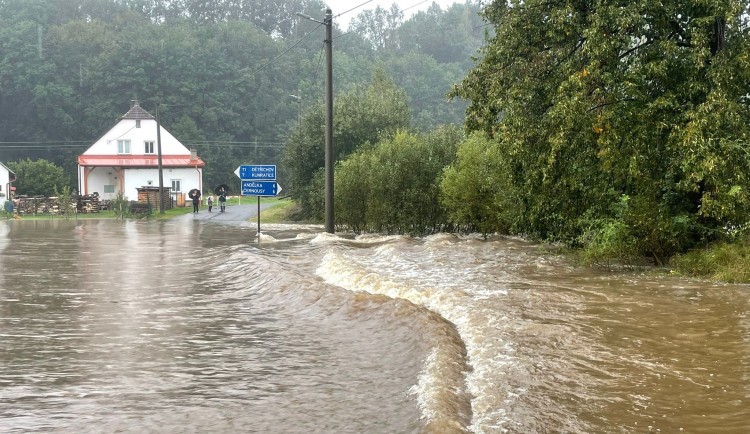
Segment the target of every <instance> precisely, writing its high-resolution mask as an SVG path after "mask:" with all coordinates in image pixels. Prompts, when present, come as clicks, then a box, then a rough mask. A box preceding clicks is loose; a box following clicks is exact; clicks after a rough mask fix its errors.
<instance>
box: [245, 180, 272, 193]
mask: <svg viewBox="0 0 750 434" xmlns="http://www.w3.org/2000/svg"><path fill="white" fill-rule="evenodd" d="M280 192H281V186H280V185H279V183H278V182H276V181H247V180H243V181H242V195H243V196H276V195H278V194H279V193H280Z"/></svg>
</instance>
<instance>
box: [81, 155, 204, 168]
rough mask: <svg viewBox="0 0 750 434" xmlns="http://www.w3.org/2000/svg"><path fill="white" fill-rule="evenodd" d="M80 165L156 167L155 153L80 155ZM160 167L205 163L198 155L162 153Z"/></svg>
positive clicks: (193, 165) (191, 165)
mask: <svg viewBox="0 0 750 434" xmlns="http://www.w3.org/2000/svg"><path fill="white" fill-rule="evenodd" d="M78 164H80V165H81V166H107V167H158V166H159V161H158V157H157V156H156V155H80V156H78ZM161 165H162V167H205V165H206V163H205V162H204V161H203V160H201V158H200V157H198V158H197V159H195V160H191V159H190V156H189V155H162V157H161Z"/></svg>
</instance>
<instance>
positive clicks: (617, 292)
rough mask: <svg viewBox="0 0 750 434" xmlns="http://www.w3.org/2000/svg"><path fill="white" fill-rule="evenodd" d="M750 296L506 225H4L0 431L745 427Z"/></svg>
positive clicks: (0, 230)
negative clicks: (614, 264)
mask: <svg viewBox="0 0 750 434" xmlns="http://www.w3.org/2000/svg"><path fill="white" fill-rule="evenodd" d="M749 305H750V288H748V286H740V285H736V286H730V285H713V284H708V283H705V282H699V281H688V280H678V279H672V278H655V277H649V276H648V275H644V274H637V273H632V272H624V273H614V274H613V273H603V272H598V271H596V270H591V269H587V268H580V267H576V266H573V265H572V264H570V263H569V262H568V261H566V260H565V259H564V258H560V257H557V256H552V255H545V254H542V253H540V252H539V249H538V247H537V246H536V245H534V244H531V243H527V242H524V241H522V240H518V239H512V238H504V237H498V238H492V239H490V240H483V239H481V238H480V237H477V236H467V237H461V236H454V235H447V234H441V235H435V236H430V237H425V238H408V237H401V236H392V237H388V236H360V237H354V236H347V235H329V234H323V233H320V228H318V227H301V226H283V225H275V226H274V225H267V226H266V227H265V228H264V234H263V236H262V237H261V240H260V243H258V242H257V238H256V234H255V231H254V228H253V227H251V226H249V225H247V226H231V225H222V224H212V223H202V222H194V221H190V220H180V221H170V222H148V221H128V222H119V221H111V220H79V221H75V220H72V221H64V220H55V221H15V222H0V431H2V432H115V431H119V432H217V433H224V432H258V433H277V432H278V433H303V432H321V433H322V432H326V433H327V432H337V433H364V432H366V433H410V432H413V433H420V432H476V433H502V432H511V433H516V432H518V433H532V432H649V431H653V432H659V431H660V432H726V433H734V432H737V433H740V432H747V430H748V427H750V319H749V318H748V307H749Z"/></svg>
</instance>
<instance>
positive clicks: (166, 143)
mask: <svg viewBox="0 0 750 434" xmlns="http://www.w3.org/2000/svg"><path fill="white" fill-rule="evenodd" d="M140 125H141V126H140V128H138V127H136V120H135V119H122V120H120V122H118V123H117V125H115V126H114V127H113V128H112V129H111V130H109V131H108V132H107V134H105V135H104V136H103V137H102V138H100V139H99V140H97V141H96V143H94V144H93V145H91V147H89V148H88V149H87V150H86V152H84V153H83V155H118V154H117V141H118V140H130V154H128V155H145V152H144V151H145V147H144V142H154V154H155V153H156V152H157V149H156V147H157V143H156V120H154V119H141V120H140ZM161 153H162V155H190V150H189V149H188V148H187V147H185V145H183V144H182V143H180V142H179V141H178V140H177V139H176V138H175V137H174V136H173V135H172V134H171V133H170V132H169V131H167V130H166V129H164V127H163V126H162V127H161ZM149 155H153V154H149Z"/></svg>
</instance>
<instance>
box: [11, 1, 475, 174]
mask: <svg viewBox="0 0 750 434" xmlns="http://www.w3.org/2000/svg"><path fill="white" fill-rule="evenodd" d="M208 3H209V2H204V1H195V0H182V1H168V0H148V1H146V0H58V1H50V0H8V1H2V2H0V161H4V162H9V161H16V160H19V159H22V158H27V157H28V158H31V159H36V158H44V159H47V160H49V161H52V162H53V163H55V164H57V165H59V166H61V167H63V168H64V169H65V171H66V173H67V174H69V176H70V178H71V186H72V187H74V186H75V185H76V183H75V178H74V176H75V167H76V156H77V155H79V154H80V153H81V152H82V151H83V150H85V149H86V148H87V147H88V146H89V145H90V144H92V143H93V142H94V141H95V140H96V139H98V138H99V137H100V136H101V135H102V134H103V133H104V132H106V131H107V130H108V129H109V128H110V127H111V126H112V125H114V123H115V122H116V121H117V119H118V118H119V117H120V116H122V115H123V114H124V113H125V112H126V111H127V110H128V108H129V101H130V100H131V99H138V100H139V101H140V105H141V106H142V107H143V108H145V109H146V110H148V111H149V112H150V113H152V114H155V112H156V107H157V104H158V105H159V116H160V118H161V122H162V124H163V125H164V126H165V127H166V128H167V129H168V130H170V131H171V132H172V133H173V134H174V135H175V136H176V137H178V138H179V139H180V140H181V141H183V143H185V144H186V145H188V146H189V147H193V148H196V149H197V150H198V153H199V155H201V157H202V158H203V159H204V160H205V161H206V162H207V167H206V171H205V175H206V183H207V185H209V186H210V185H217V184H220V183H230V182H231V181H234V179H233V178H234V175H233V173H232V171H233V170H234V168H236V167H237V165H239V164H241V163H242V164H252V163H266V164H275V163H278V161H279V159H280V153H281V148H282V146H283V143H284V140H285V138H286V137H287V136H288V135H289V134H290V133H292V132H293V129H294V128H295V127H296V125H297V122H298V116H299V115H300V113H301V112H305V111H306V110H308V109H310V108H314V107H315V106H316V105H318V104H320V102H321V100H322V98H323V94H324V79H325V76H324V75H325V74H324V69H323V59H324V56H323V38H324V28H323V27H321V26H319V25H318V24H317V23H315V22H312V21H309V20H305V19H303V18H300V17H299V16H297V15H296V13H297V12H301V13H304V14H307V15H309V16H313V17H318V18H321V19H322V18H323V17H324V15H325V4H324V2H322V1H320V0H280V1H274V2H269V1H265V0H255V1H243V2H237V1H232V0H223V1H214V2H210V5H211V6H210V7H208V6H206V5H207V4H208ZM478 11H479V6H478V4H474V3H472V2H468V3H466V4H456V5H454V6H452V7H451V8H449V9H448V10H442V9H440V7H438V6H437V5H433V6H432V7H431V8H430V9H429V10H428V11H426V12H420V13H417V14H416V15H414V16H413V17H412V18H410V19H408V20H405V19H404V15H403V13H402V12H401V11H399V10H398V8H397V7H393V8H390V9H388V10H384V9H376V10H374V11H367V12H365V13H360V14H359V15H350V16H354V18H353V19H352V20H351V25H350V27H349V30H348V31H347V32H342V31H341V30H339V28H338V26H337V23H338V22H339V21H340V20H344V19H348V18H346V17H341V18H340V19H339V18H337V19H336V20H335V21H334V23H335V25H336V28H335V29H334V45H333V47H334V91H335V93H336V94H339V93H342V92H346V91H347V90H349V89H351V88H352V86H353V85H355V84H358V83H369V82H370V80H371V76H372V74H373V70H374V68H375V69H381V70H383V71H385V73H386V74H387V75H388V76H389V77H390V78H391V79H392V80H393V81H394V82H395V84H396V85H397V86H399V87H401V88H403V89H404V90H405V92H406V95H407V101H408V105H409V108H410V110H411V114H412V116H411V128H413V129H417V130H424V131H427V130H430V129H433V128H435V127H436V126H438V125H443V124H462V123H463V117H464V110H465V108H466V104H465V103H464V102H462V101H458V100H456V101H453V102H451V103H448V101H447V100H446V96H445V95H446V93H447V92H449V90H450V88H451V85H453V84H455V83H458V82H459V81H460V80H461V79H462V78H463V77H465V76H466V73H467V71H468V69H469V68H470V67H471V66H472V64H473V62H472V60H471V56H472V55H474V54H475V53H476V52H477V50H478V49H479V47H480V46H481V45H482V41H483V39H484V34H485V30H486V27H485V26H484V23H483V21H482V19H481V18H480V17H479V15H478V13H477V12H478ZM336 12H337V11H334V15H335V14H336ZM292 95H294V96H297V97H300V99H297V98H295V97H293V96H292ZM281 176H282V177H283V173H281ZM230 185H231V184H230Z"/></svg>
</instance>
